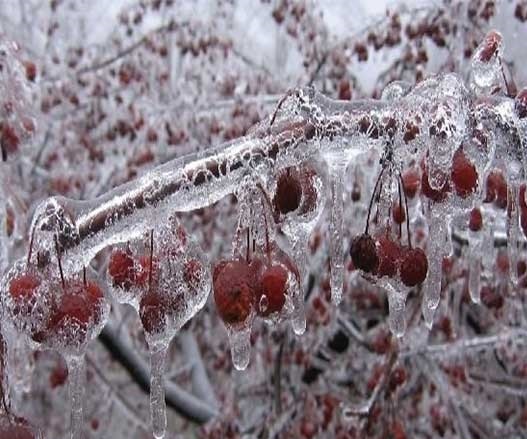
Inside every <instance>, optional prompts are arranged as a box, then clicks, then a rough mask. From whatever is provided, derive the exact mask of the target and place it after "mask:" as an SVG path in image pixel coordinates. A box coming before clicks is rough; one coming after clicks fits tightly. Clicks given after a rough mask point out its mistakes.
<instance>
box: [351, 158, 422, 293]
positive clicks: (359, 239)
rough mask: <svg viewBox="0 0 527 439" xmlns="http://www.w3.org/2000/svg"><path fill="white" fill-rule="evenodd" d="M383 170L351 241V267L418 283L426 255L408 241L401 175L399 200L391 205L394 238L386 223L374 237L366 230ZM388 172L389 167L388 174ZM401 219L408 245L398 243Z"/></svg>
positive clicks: (406, 203) (405, 281)
mask: <svg viewBox="0 0 527 439" xmlns="http://www.w3.org/2000/svg"><path fill="white" fill-rule="evenodd" d="M388 166H390V165H388ZM385 170H386V168H385V167H383V169H382V170H381V173H380V174H379V177H378V179H377V183H376V185H375V188H374V190H373V194H372V197H371V200H370V205H369V209H368V216H367V220H366V228H365V231H364V233H363V234H361V235H358V236H356V237H355V238H354V239H353V240H352V243H351V248H350V255H351V259H352V261H353V265H354V266H355V268H358V269H360V270H362V271H363V272H365V273H371V274H373V275H375V276H378V277H384V276H387V277H389V278H394V277H397V276H398V278H399V279H400V281H401V282H402V283H403V284H404V285H406V286H407V287H414V286H416V285H419V284H421V283H422V282H423V281H424V280H425V278H426V275H427V272H428V258H427V257H426V254H425V253H424V251H423V250H422V249H420V248H413V247H412V244H411V236H410V226H409V214H408V202H407V201H406V196H407V191H406V190H405V191H404V198H405V209H403V207H402V205H403V203H402V195H401V193H402V192H403V191H402V190H401V186H404V180H403V177H402V176H401V175H398V187H399V202H398V203H396V204H395V206H392V217H393V220H394V222H395V223H396V224H397V225H398V226H399V234H398V239H394V238H393V237H392V235H391V233H390V229H391V228H390V227H388V226H387V227H383V228H382V230H381V231H380V233H379V234H378V235H376V236H375V237H373V236H371V235H370V234H369V233H368V229H369V225H370V215H371V211H372V208H373V202H374V200H375V199H376V197H377V196H378V195H379V191H380V185H379V182H380V181H381V179H382V176H383V174H384V172H385ZM392 171H393V170H392V169H391V167H390V170H389V172H390V174H391V173H392ZM407 180H412V182H413V174H407ZM414 194H415V191H414ZM390 220H391V219H390ZM404 221H406V224H407V235H408V245H403V244H402V243H401V236H402V233H401V228H400V226H401V224H402V223H403V222H404Z"/></svg>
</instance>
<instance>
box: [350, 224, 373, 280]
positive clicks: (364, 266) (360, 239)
mask: <svg viewBox="0 0 527 439" xmlns="http://www.w3.org/2000/svg"><path fill="white" fill-rule="evenodd" d="M350 255H351V260H352V261H353V265H354V266H355V268H358V269H360V270H362V271H365V272H366V273H372V272H374V271H375V270H376V269H377V265H378V263H379V258H378V256H377V248H376V246H375V241H374V240H373V238H372V237H371V236H370V235H367V234H362V235H359V236H357V237H356V238H355V239H354V240H353V241H352V243H351V249H350Z"/></svg>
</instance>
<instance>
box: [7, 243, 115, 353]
mask: <svg viewBox="0 0 527 439" xmlns="http://www.w3.org/2000/svg"><path fill="white" fill-rule="evenodd" d="M32 241H33V240H32ZM55 250H56V254H57V262H58V264H57V267H58V272H59V275H60V276H57V274H56V273H53V270H54V268H55V267H54V266H51V265H48V266H47V267H46V268H42V267H40V266H39V256H38V254H37V264H33V263H32V261H31V245H30V250H29V254H28V258H27V261H19V262H18V263H17V264H15V266H14V267H13V268H12V270H11V271H10V272H9V273H8V275H7V276H6V279H7V281H6V282H7V284H6V286H5V290H6V291H7V293H8V294H7V295H5V296H4V301H5V303H4V305H5V308H6V310H7V312H8V316H9V317H10V320H11V321H12V323H13V325H14V326H15V328H16V329H17V330H19V331H20V332H22V333H24V334H26V335H27V336H28V337H29V339H30V340H32V341H33V342H34V343H36V344H37V345H42V346H45V347H49V348H52V349H56V350H58V351H61V352H66V353H71V354H82V352H83V351H84V349H85V348H86V345H87V343H88V342H89V341H91V340H92V339H93V338H94V337H96V336H97V334H98V331H100V329H101V328H102V326H101V325H102V324H103V322H104V319H105V315H106V313H107V311H108V306H107V303H106V301H105V299H104V291H103V289H102V288H101V286H100V285H99V284H98V283H97V282H96V281H94V280H90V279H87V276H86V269H84V270H83V271H82V275H79V274H76V275H72V276H69V277H66V276H65V275H64V273H63V270H62V263H61V258H60V248H59V244H58V241H57V240H55Z"/></svg>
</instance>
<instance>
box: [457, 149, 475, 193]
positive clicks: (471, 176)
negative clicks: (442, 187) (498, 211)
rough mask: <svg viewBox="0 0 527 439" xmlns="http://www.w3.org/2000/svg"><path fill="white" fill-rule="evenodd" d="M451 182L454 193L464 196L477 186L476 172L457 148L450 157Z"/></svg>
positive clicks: (472, 191)
mask: <svg viewBox="0 0 527 439" xmlns="http://www.w3.org/2000/svg"><path fill="white" fill-rule="evenodd" d="M451 178H452V183H453V184H454V188H455V190H456V193H457V195H458V196H460V197H461V198H466V197H468V196H469V195H470V194H472V193H474V192H475V190H476V188H477V187H478V172H477V171H476V167H475V166H474V165H473V164H472V162H471V161H470V160H469V159H467V157H466V156H465V153H464V152H463V150H462V149H458V150H457V151H456V152H455V153H454V157H453V158H452V173H451Z"/></svg>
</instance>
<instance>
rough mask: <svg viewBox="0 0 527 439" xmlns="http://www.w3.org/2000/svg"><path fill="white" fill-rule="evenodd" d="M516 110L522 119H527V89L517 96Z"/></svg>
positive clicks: (515, 101)
mask: <svg viewBox="0 0 527 439" xmlns="http://www.w3.org/2000/svg"><path fill="white" fill-rule="evenodd" d="M514 109H515V110H516V114H517V115H518V117H519V118H520V119H524V118H525V117H527V88H524V89H523V90H521V91H520V92H519V93H518V94H517V95H516V98H515V100H514Z"/></svg>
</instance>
